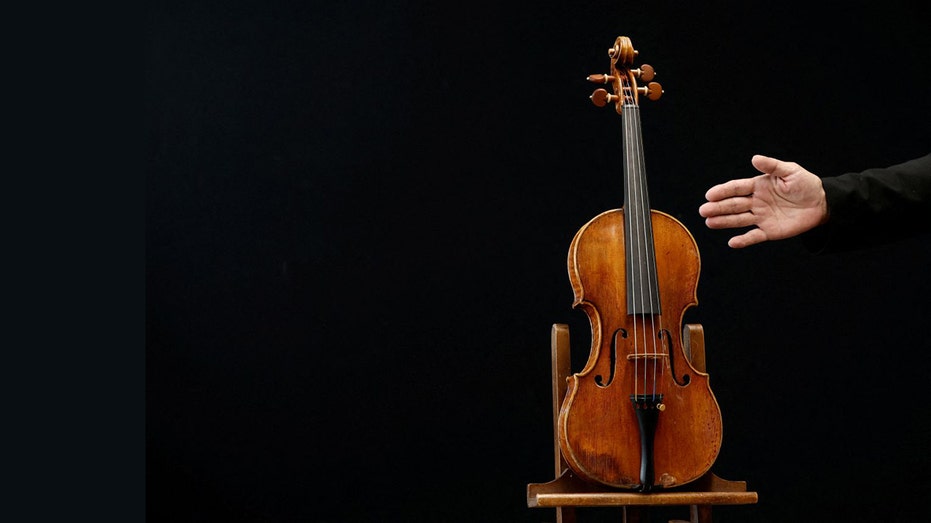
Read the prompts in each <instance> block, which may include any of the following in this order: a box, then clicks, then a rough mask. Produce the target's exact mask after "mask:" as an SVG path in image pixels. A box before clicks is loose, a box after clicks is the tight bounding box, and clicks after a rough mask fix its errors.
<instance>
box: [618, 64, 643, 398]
mask: <svg viewBox="0 0 931 523" xmlns="http://www.w3.org/2000/svg"><path fill="white" fill-rule="evenodd" d="M620 87H621V92H620V93H618V94H619V95H621V96H623V97H624V105H625V106H626V107H625V108H623V109H622V110H621V117H622V122H623V124H624V126H623V127H622V132H623V138H624V142H623V143H624V158H625V159H626V160H627V161H626V162H625V169H626V170H627V172H625V173H624V174H625V176H624V181H625V184H626V187H625V188H624V193H625V195H626V196H627V205H626V213H625V214H626V216H625V220H624V223H625V224H626V228H627V230H628V231H629V232H630V234H629V235H628V237H627V238H626V243H627V246H626V249H627V253H626V259H627V281H629V282H631V283H639V282H638V281H637V278H635V277H634V276H635V270H636V268H637V266H638V265H639V264H635V261H639V249H637V251H638V252H637V253H636V254H637V259H636V260H635V258H634V252H632V251H633V250H634V249H632V247H633V245H631V243H632V240H634V239H635V238H634V236H635V233H636V230H637V213H636V212H635V209H634V206H635V202H636V198H635V196H634V195H635V185H634V182H635V180H634V176H633V172H634V171H633V167H632V160H633V144H632V137H631V136H630V133H631V129H630V121H629V119H628V114H629V113H630V111H628V110H627V109H628V108H629V107H630V106H629V104H628V102H627V99H626V94H627V92H626V87H627V83H626V79H622V84H621V86H620ZM638 290H639V289H637V286H636V285H631V288H630V289H627V292H629V293H631V299H630V300H629V301H628V303H629V304H631V305H635V304H636V303H637V299H638V293H637V291H638ZM635 309H636V308H635ZM629 312H630V313H632V318H633V331H634V332H633V338H634V394H637V392H638V387H639V377H640V357H639V356H640V350H639V346H640V336H639V330H638V329H637V311H636V310H633V311H629ZM644 351H646V348H645V347H644ZM643 373H644V375H643V379H644V383H643V386H644V390H646V359H645V358H644V368H643Z"/></svg>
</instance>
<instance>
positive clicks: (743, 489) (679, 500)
mask: <svg viewBox="0 0 931 523" xmlns="http://www.w3.org/2000/svg"><path fill="white" fill-rule="evenodd" d="M682 334H683V336H682V339H683V343H684V345H685V347H684V348H685V351H686V356H687V357H688V358H689V359H690V360H691V362H692V365H693V366H694V367H695V368H696V369H697V370H699V371H702V372H704V371H705V342H704V332H703V331H702V327H701V325H686V326H685V327H684V329H683V333H682ZM550 342H551V352H552V358H553V446H554V454H555V465H556V479H554V480H552V481H549V482H547V483H530V484H528V485H527V506H528V507H531V508H533V507H550V508H555V509H556V518H557V519H556V521H557V522H558V523H574V522H575V521H576V517H575V516H576V514H575V507H619V508H621V509H622V515H623V519H622V521H623V522H624V523H635V522H639V521H644V519H643V518H644V517H645V515H646V514H647V513H648V510H649V507H656V506H662V505H681V506H688V507H689V519H688V520H686V521H688V522H690V523H711V507H712V506H713V505H748V504H753V503H756V502H757V498H758V497H757V493H756V492H748V491H747V483H746V482H745V481H728V480H724V479H721V478H719V477H717V476H716V475H714V474H713V473H712V472H710V471H709V472H707V473H705V475H704V476H702V477H701V478H699V479H697V480H695V481H693V482H691V483H689V484H687V485H684V486H682V487H680V488H677V489H669V490H665V491H663V492H657V493H650V494H641V493H637V492H630V491H621V490H617V489H612V488H610V487H607V486H604V485H598V484H594V483H590V482H587V481H584V480H582V479H581V478H579V477H577V476H576V475H575V474H574V473H573V472H572V470H570V469H569V467H568V465H567V464H566V462H565V460H563V457H562V453H561V452H560V450H559V437H558V435H557V433H556V424H557V419H558V417H559V409H560V406H561V405H562V402H563V397H564V396H565V394H566V378H567V377H568V376H569V373H570V358H569V354H570V352H569V326H568V325H565V324H560V323H557V324H554V325H553V328H552V331H551V337H550ZM676 521H683V520H676ZM670 523H672V522H670Z"/></svg>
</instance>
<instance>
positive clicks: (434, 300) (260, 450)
mask: <svg viewBox="0 0 931 523" xmlns="http://www.w3.org/2000/svg"><path fill="white" fill-rule="evenodd" d="M921 6H922V3H921V2H870V3H866V2H852V3H846V4H838V6H837V7H829V8H823V7H818V8H817V9H815V8H813V7H808V6H807V3H801V2H779V3H773V4H772V5H767V4H762V3H743V2H733V3H719V2H704V3H685V2H682V3H680V2H637V3H634V2H630V3H621V2H586V3H582V2H497V1H486V0H479V1H478V2H469V3H448V2H445V3H444V2H424V1H413V0H412V1H399V2H362V1H349V2H327V3H323V2H300V1H293V0H292V1H281V2H274V1H272V2H250V1H245V0H234V1H226V2H198V3H190V2H156V3H155V4H154V5H152V6H151V7H150V8H149V9H148V10H147V13H146V14H147V19H146V22H147V33H146V35H145V37H146V64H145V70H146V78H145V104H146V107H145V109H146V113H145V114H146V116H147V121H146V125H147V133H148V134H147V136H146V138H147V140H146V144H147V148H146V158H147V170H146V227H145V234H146V243H145V245H146V321H145V326H146V336H145V339H146V357H145V365H146V385H145V394H146V400H145V408H146V468H145V471H146V472H145V474H146V513H147V518H148V520H150V521H224V522H233V521H237V522H238V521H242V522H304V521H321V522H324V521H326V522H343V521H526V522H537V521H552V520H553V519H554V517H555V516H554V513H553V511H552V510H551V509H530V508H527V506H526V497H525V494H526V492H525V489H526V485H527V484H528V483H532V482H544V481H548V480H549V479H552V478H553V471H552V454H551V453H552V432H551V418H550V416H551V412H550V401H551V400H550V394H551V391H550V381H549V380H550V368H549V364H550V362H549V334H550V326H551V325H552V324H553V323H568V324H570V329H571V333H572V336H573V349H574V351H575V352H574V355H575V358H574V370H576V371H577V370H579V369H580V368H581V365H582V364H583V363H584V361H585V358H586V357H587V354H588V343H589V339H590V330H589V327H588V321H587V318H586V317H585V315H584V314H583V313H582V312H580V311H577V310H573V309H572V308H571V301H572V293H571V289H570V286H569V282H568V277H567V274H566V266H565V264H566V254H567V249H568V246H569V242H570V241H571V239H572V236H573V234H574V233H575V231H576V230H578V228H579V227H581V226H582V225H583V224H584V223H585V222H587V221H588V220H589V219H590V218H592V217H594V216H595V215H597V214H599V213H600V212H602V211H604V210H607V209H612V208H617V207H619V206H620V205H621V202H622V198H623V194H622V192H621V188H620V187H621V186H620V173H621V171H620V166H621V161H622V158H621V156H620V148H619V138H620V119H619V118H618V117H617V116H616V115H615V114H614V113H613V112H611V111H610V110H608V109H600V108H596V107H594V106H593V105H592V104H591V103H590V101H589V100H588V95H589V94H590V93H591V91H592V89H593V86H592V85H591V84H589V83H587V82H586V81H585V77H586V76H587V75H589V74H592V73H601V72H607V69H608V66H609V58H608V56H607V53H606V51H607V49H608V47H610V46H611V45H612V43H613V42H614V39H615V37H617V36H619V35H625V36H629V37H630V38H631V39H632V41H633V43H634V46H635V47H636V48H637V49H638V50H639V51H640V55H639V59H638V61H637V64H638V65H639V64H640V63H649V64H651V65H653V66H654V67H655V68H656V70H657V73H658V75H657V78H656V80H657V81H659V82H661V83H662V84H663V87H664V89H665V94H664V95H663V97H662V99H661V100H660V101H658V102H655V103H653V102H650V103H644V104H643V107H642V111H641V112H642V120H643V137H644V148H645V158H646V165H647V172H648V175H649V182H650V194H651V198H652V204H653V207H654V208H656V209H659V210H663V211H665V212H667V213H669V214H671V215H673V216H675V217H677V218H678V219H679V220H680V221H681V222H682V223H683V224H684V225H685V226H686V227H687V228H688V229H689V230H690V231H691V233H692V234H693V235H694V237H695V239H696V241H697V243H698V245H699V248H700V250H701V255H702V259H701V264H702V265H701V278H700V280H699V286H698V299H699V304H698V306H697V307H695V308H693V309H690V310H689V311H688V312H687V314H686V321H688V322H692V323H700V324H702V325H703V327H704V330H705V336H706V339H705V341H706V347H707V351H708V370H709V373H710V374H711V387H712V389H713V391H714V393H715V395H716V397H717V399H718V402H719V404H720V405H721V409H722V412H723V416H724V441H723V446H722V450H721V454H720V456H719V458H718V461H717V463H716V464H715V467H714V468H713V470H714V471H715V472H716V473H717V474H718V475H719V476H722V477H724V478H727V479H736V480H745V481H747V482H748V483H749V486H750V488H751V489H752V490H755V491H757V492H758V493H759V496H760V501H759V503H758V504H756V505H752V506H742V507H720V508H719V509H716V511H715V520H716V521H721V522H730V521H753V522H770V521H771V522H777V521H778V522H786V521H842V520H850V521H866V520H877V521H879V520H881V521H915V520H926V519H928V518H929V516H931V508H929V506H928V503H927V500H928V499H929V497H931V482H929V479H928V471H929V470H931V460H929V457H928V456H929V454H931V452H929V449H928V443H927V442H928V441H929V440H931V428H929V427H931V408H929V405H928V401H927V399H926V397H925V396H924V392H925V391H926V389H927V384H928V375H929V369H928V365H929V357H928V356H927V354H928V350H929V348H931V345H929V343H928V341H927V332H926V331H927V328H928V320H929V307H928V306H927V305H926V301H925V299H926V296H927V295H928V293H929V292H931V278H929V276H928V264H929V260H931V245H929V242H928V239H927V237H923V238H915V239H912V240H908V241H902V242H898V243H895V244H891V245H888V246H883V247H878V248H872V249H866V250H860V251H854V252H848V253H841V254H831V255H813V254H811V253H809V252H807V251H806V250H805V249H804V248H803V246H802V245H801V244H800V243H799V242H798V241H797V240H787V241H783V242H772V243H767V244H762V245H758V246H755V247H751V248H748V249H744V250H733V249H730V248H728V247H727V245H726V241H727V239H728V238H729V237H730V236H731V235H732V234H733V232H731V231H711V230H708V229H707V228H705V226H704V224H703V222H702V219H701V218H700V217H699V216H698V213H697V209H698V206H699V205H700V204H701V203H702V202H703V201H704V197H703V195H704V192H705V191H706V190H707V189H708V188H709V187H711V186H712V185H714V184H716V183H720V182H723V181H726V180H728V179H732V178H737V177H748V176H752V175H754V171H753V168H752V167H751V165H750V163H749V160H750V157H751V156H752V155H753V154H756V153H761V154H767V155H770V156H775V157H777V158H781V159H785V160H792V161H796V162H799V163H800V164H802V165H803V166H805V167H807V168H808V169H809V170H811V171H812V172H815V173H817V174H820V175H825V176H827V175H834V174H840V173H843V172H848V171H858V170H862V169H866V168H869V167H876V166H884V165H890V164H893V163H898V162H900V161H905V160H908V159H910V158H913V157H917V156H920V155H923V154H926V153H927V152H928V149H929V142H928V138H929V137H931V119H929V115H931V96H929V95H931V70H929V68H928V64H929V63H931V32H929V31H928V30H927V26H926V23H925V22H926V16H925V15H924V14H923V13H924V8H923V7H921ZM583 514H586V513H585V512H582V513H580V515H583ZM607 516H608V515H606V514H603V513H601V512H600V511H595V510H592V511H591V512H590V513H588V517H589V518H590V519H589V520H592V521H593V520H597V518H600V517H607ZM614 517H615V518H616V517H617V515H616V514H615V515H614ZM615 520H617V519H615Z"/></svg>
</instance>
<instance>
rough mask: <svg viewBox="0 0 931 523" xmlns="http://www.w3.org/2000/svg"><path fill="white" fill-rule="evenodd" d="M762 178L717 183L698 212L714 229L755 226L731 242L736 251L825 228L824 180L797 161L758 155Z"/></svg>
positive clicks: (757, 163) (751, 161)
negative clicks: (822, 181) (816, 228)
mask: <svg viewBox="0 0 931 523" xmlns="http://www.w3.org/2000/svg"><path fill="white" fill-rule="evenodd" d="M750 163H752V164H753V166H754V167H755V168H756V169H757V170H758V171H760V172H761V173H763V174H761V175H759V176H756V177H753V178H744V179H740V180H731V181H729V182H725V183H722V184H720V185H715V186H714V187H712V188H711V189H708V192H707V193H705V198H706V199H707V200H708V202H707V203H705V204H703V205H702V206H701V207H699V208H698V214H700V215H702V216H704V217H705V225H707V226H708V228H710V229H728V228H735V227H753V229H750V230H749V231H747V232H745V233H743V234H740V235H737V236H734V237H733V238H731V239H730V240H728V242H727V244H728V245H729V246H731V247H733V248H735V249H740V248H742V247H747V246H750V245H754V244H757V243H761V242H765V241H767V240H782V239H785V238H791V237H792V236H796V235H798V234H801V233H803V232H805V231H807V230H809V229H812V228H814V227H817V226H818V225H821V224H822V223H824V222H825V221H827V218H828V207H827V200H825V197H824V188H823V187H822V185H821V178H819V177H818V176H817V175H815V174H812V173H810V172H808V171H807V170H805V169H804V168H802V166H800V165H799V164H797V163H794V162H783V161H781V160H777V159H775V158H770V157H768V156H761V155H755V156H754V157H753V158H752V159H751V160H750Z"/></svg>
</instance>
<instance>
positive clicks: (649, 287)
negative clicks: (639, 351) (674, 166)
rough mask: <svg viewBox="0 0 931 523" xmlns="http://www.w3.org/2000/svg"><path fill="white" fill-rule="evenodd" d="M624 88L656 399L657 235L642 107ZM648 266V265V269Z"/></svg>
mask: <svg viewBox="0 0 931 523" xmlns="http://www.w3.org/2000/svg"><path fill="white" fill-rule="evenodd" d="M625 80H626V78H625ZM624 86H625V87H626V91H625V96H626V98H625V100H629V104H628V107H627V109H628V110H625V111H623V113H624V119H625V121H626V122H627V127H628V130H629V131H628V132H627V133H625V137H626V145H625V147H626V149H627V150H626V151H625V152H626V153H627V154H628V156H627V158H628V165H629V167H630V169H631V170H632V171H633V173H636V176H628V179H630V180H631V181H630V182H629V183H631V184H632V191H631V192H630V193H628V194H630V195H632V198H629V200H628V201H629V202H633V201H636V202H638V206H639V208H638V212H636V213H632V214H634V220H635V223H634V230H635V231H636V232H637V234H638V235H639V238H638V241H637V261H638V263H637V270H638V273H639V274H638V276H639V277H638V284H639V285H640V286H641V289H639V290H640V300H641V311H642V312H641V317H642V318H643V321H644V328H643V337H644V358H643V370H644V383H643V385H644V389H643V395H644V396H646V394H647V390H648V384H647V382H648V381H650V385H651V387H650V388H651V389H652V390H651V394H652V398H653V399H655V398H656V386H657V376H656V374H657V366H659V365H660V364H659V362H658V359H656V357H653V358H652V360H653V366H652V379H651V380H647V377H648V376H647V373H648V367H647V365H648V362H649V361H650V360H651V357H649V356H647V354H648V351H650V348H651V345H652V354H654V355H659V354H660V349H659V348H658V347H657V343H658V341H657V340H658V339H659V337H658V335H657V328H656V323H655V322H654V321H651V322H650V327H651V331H652V332H650V333H649V334H651V336H650V340H649V341H648V339H647V336H648V332H647V325H646V320H647V313H648V312H649V313H651V315H652V314H653V313H655V312H656V309H655V308H654V307H655V306H656V305H658V304H656V303H654V301H653V300H654V295H653V271H654V270H655V267H654V266H653V263H655V262H651V261H652V260H653V258H650V256H649V250H648V247H649V246H652V242H651V241H650V240H651V239H652V232H653V231H652V220H651V215H652V212H651V210H650V206H649V200H648V197H647V188H646V179H645V178H646V172H645V171H646V170H645V162H644V159H643V144H642V140H641V139H640V136H641V135H640V113H639V107H638V106H637V105H636V103H635V98H634V96H635V94H634V92H633V87H632V85H631V84H630V83H627V82H625V83H624ZM644 260H646V261H647V262H648V263H643V262H644ZM644 265H646V266H645V267H644ZM644 270H645V271H646V274H645V275H644ZM644 280H646V284H645V285H646V288H645V289H644V288H642V287H643V286H644ZM657 291H658V289H657ZM647 300H649V305H650V307H649V309H647V308H646V301H647ZM660 322H662V315H660ZM635 325H636V321H635ZM659 330H660V332H662V325H660V329H659ZM663 351H665V348H663ZM662 369H663V371H665V365H663V366H662Z"/></svg>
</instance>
